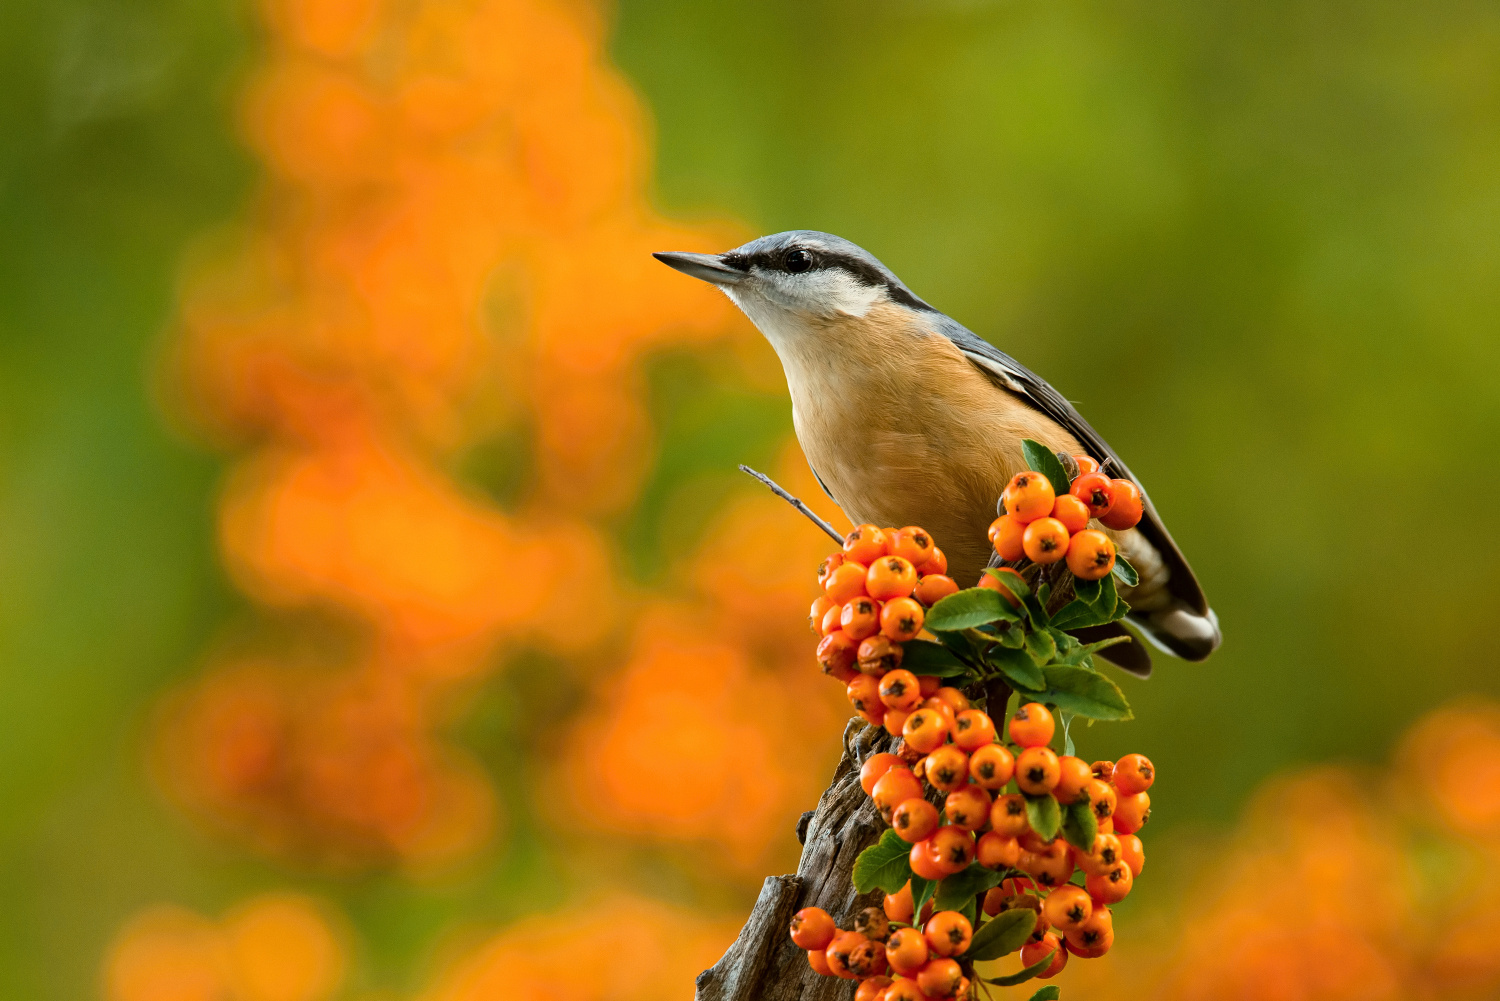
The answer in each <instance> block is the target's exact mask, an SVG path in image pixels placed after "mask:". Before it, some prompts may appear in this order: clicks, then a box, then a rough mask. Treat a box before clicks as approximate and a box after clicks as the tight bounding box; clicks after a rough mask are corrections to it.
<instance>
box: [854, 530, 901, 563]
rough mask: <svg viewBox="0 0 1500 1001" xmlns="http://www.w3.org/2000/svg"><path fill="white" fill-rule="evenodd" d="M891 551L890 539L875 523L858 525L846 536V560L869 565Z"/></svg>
mask: <svg viewBox="0 0 1500 1001" xmlns="http://www.w3.org/2000/svg"><path fill="white" fill-rule="evenodd" d="M890 551H891V550H890V539H889V538H888V537H887V536H886V534H885V533H884V532H882V531H881V530H880V529H878V528H876V527H875V526H874V525H858V526H856V527H855V529H854V531H852V532H850V533H849V534H848V535H846V536H844V558H845V559H846V560H853V561H854V562H856V563H863V564H865V565H866V566H868V565H869V564H870V563H872V562H874V561H875V560H878V559H880V557H882V556H884V555H885V554H886V553H888V552H890Z"/></svg>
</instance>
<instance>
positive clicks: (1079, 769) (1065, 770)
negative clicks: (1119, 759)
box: [1052, 754, 1094, 803]
mask: <svg viewBox="0 0 1500 1001" xmlns="http://www.w3.org/2000/svg"><path fill="white" fill-rule="evenodd" d="M1093 778H1094V773H1093V772H1091V771H1090V770H1089V766H1088V762H1086V761H1084V760H1083V759H1082V758H1075V757H1074V756H1073V755H1071V754H1066V755H1063V756H1062V757H1060V758H1058V759H1057V788H1055V789H1053V790H1052V795H1054V796H1056V797H1057V801H1058V802H1059V803H1072V802H1073V801H1074V800H1076V799H1077V798H1078V794H1079V793H1081V792H1083V787H1084V786H1085V785H1086V784H1088V783H1089V782H1091V781H1093Z"/></svg>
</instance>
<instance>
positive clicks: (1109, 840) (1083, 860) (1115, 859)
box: [1076, 834, 1123, 875]
mask: <svg viewBox="0 0 1500 1001" xmlns="http://www.w3.org/2000/svg"><path fill="white" fill-rule="evenodd" d="M1122 850H1123V846H1122V844H1121V841H1120V839H1119V838H1118V837H1116V836H1115V835H1113V834H1096V835H1094V843H1093V845H1091V846H1090V847H1089V850H1088V851H1086V852H1078V853H1076V854H1077V856H1078V867H1079V868H1080V869H1082V870H1083V871H1084V872H1086V873H1088V874H1089V875H1095V874H1101V873H1105V872H1108V871H1109V870H1110V869H1113V868H1114V867H1115V866H1116V865H1118V864H1119V862H1120V861H1121V854H1120V853H1121V851H1122Z"/></svg>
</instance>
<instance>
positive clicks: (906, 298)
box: [654, 229, 933, 359]
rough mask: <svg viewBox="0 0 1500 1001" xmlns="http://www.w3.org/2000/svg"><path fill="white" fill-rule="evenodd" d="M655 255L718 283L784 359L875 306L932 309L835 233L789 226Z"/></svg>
mask: <svg viewBox="0 0 1500 1001" xmlns="http://www.w3.org/2000/svg"><path fill="white" fill-rule="evenodd" d="M654 256H655V257H656V259H657V260H659V261H661V262H662V263H663V264H666V265H669V266H671V267H674V268H676V269H677V270H678V271H681V272H682V273H684V274H688V275H692V276H693V277H694V278H701V279H703V280H704V281H706V282H709V283H711V284H713V285H717V286H718V287H719V288H720V289H721V290H722V291H723V292H724V294H725V295H727V296H729V298H730V299H731V300H733V301H734V304H735V305H736V306H739V307H740V309H742V310H744V312H745V315H746V316H748V317H750V320H751V322H753V323H754V324H755V325H756V326H757V327H758V328H760V331H761V333H763V334H765V336H766V339H767V340H769V341H770V342H771V345H772V346H773V347H775V348H776V351H777V353H778V354H780V355H781V356H782V358H783V359H785V358H787V357H788V355H789V354H799V353H802V352H804V351H806V350H808V349H809V348H811V347H813V346H814V344H815V342H816V341H819V340H824V341H826V339H827V338H828V335H829V334H830V332H834V331H836V330H837V329H838V328H839V327H840V326H841V325H844V324H847V323H849V322H850V321H857V320H863V319H866V318H867V317H869V316H870V315H871V313H872V311H876V310H879V312H881V313H888V312H890V311H891V310H892V309H894V310H896V311H898V312H899V313H911V314H916V313H929V314H930V313H932V312H933V309H932V307H931V306H929V305H927V304H926V303H925V302H923V301H922V300H921V299H918V298H917V297H916V296H915V295H913V294H912V292H911V290H910V289H908V288H907V287H906V286H905V285H903V284H901V280H900V279H899V278H897V277H896V276H895V275H893V274H891V272H890V269H888V268H887V267H886V266H885V265H884V264H881V263H880V262H879V261H878V260H876V259H875V256H874V255H873V254H871V253H869V252H868V251H866V250H864V249H862V248H861V247H858V246H856V245H855V244H853V243H850V242H849V241H848V240H845V239H843V238H841V237H837V236H832V235H830V234H828V233H818V232H814V231H812V230H802V229H798V230H789V231H788V232H785V233H777V234H775V235H773V236H763V237H761V238H760V239H758V240H751V241H750V242H749V243H747V244H745V245H744V246H743V247H737V248H735V249H734V250H731V251H728V252H726V253H723V254H685V253H660V254H656V255H654Z"/></svg>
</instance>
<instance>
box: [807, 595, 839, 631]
mask: <svg viewBox="0 0 1500 1001" xmlns="http://www.w3.org/2000/svg"><path fill="white" fill-rule="evenodd" d="M833 607H834V605H833V602H832V601H829V600H828V596H827V595H822V594H820V595H818V596H817V597H816V598H814V599H813V603H812V607H811V608H810V609H808V611H807V625H808V628H810V629H811V630H812V631H813V632H815V633H818V632H822V631H823V618H824V617H825V616H826V615H827V614H828V611H829V609H831V608H833Z"/></svg>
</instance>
